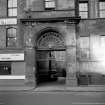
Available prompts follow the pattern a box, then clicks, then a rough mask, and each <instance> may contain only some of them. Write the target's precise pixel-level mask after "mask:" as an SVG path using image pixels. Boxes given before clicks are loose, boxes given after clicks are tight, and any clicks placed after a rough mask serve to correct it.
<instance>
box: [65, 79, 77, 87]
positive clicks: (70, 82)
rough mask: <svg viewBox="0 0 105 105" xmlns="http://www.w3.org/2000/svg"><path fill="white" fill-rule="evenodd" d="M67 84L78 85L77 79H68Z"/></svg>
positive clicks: (69, 85)
mask: <svg viewBox="0 0 105 105" xmlns="http://www.w3.org/2000/svg"><path fill="white" fill-rule="evenodd" d="M66 86H68V87H76V86H77V79H67V80H66Z"/></svg>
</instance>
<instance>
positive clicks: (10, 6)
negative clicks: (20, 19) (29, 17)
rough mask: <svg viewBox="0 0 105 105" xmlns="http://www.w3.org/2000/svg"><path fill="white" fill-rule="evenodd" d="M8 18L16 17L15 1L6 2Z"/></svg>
mask: <svg viewBox="0 0 105 105" xmlns="http://www.w3.org/2000/svg"><path fill="white" fill-rule="evenodd" d="M8 16H17V0H8Z"/></svg>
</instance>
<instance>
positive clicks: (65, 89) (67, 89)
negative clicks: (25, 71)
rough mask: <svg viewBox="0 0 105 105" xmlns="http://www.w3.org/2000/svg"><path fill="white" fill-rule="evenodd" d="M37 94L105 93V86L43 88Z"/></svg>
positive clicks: (37, 90)
mask: <svg viewBox="0 0 105 105" xmlns="http://www.w3.org/2000/svg"><path fill="white" fill-rule="evenodd" d="M34 91H36V92H48V91H50V92H105V86H95V85H94V86H78V87H66V86H65V87H64V86H63V87H62V86H61V87H60V86H54V87H53V86H52V87H51V86H45V87H44V86H43V87H37V88H35V89H34Z"/></svg>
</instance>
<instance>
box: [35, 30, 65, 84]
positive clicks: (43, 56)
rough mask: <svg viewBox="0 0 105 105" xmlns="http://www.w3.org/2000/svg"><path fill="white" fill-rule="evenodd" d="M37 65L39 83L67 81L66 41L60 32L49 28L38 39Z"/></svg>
mask: <svg viewBox="0 0 105 105" xmlns="http://www.w3.org/2000/svg"><path fill="white" fill-rule="evenodd" d="M36 66H37V72H36V77H37V84H40V83H48V82H50V83H52V82H53V83H54V82H56V83H58V84H64V83H65V78H66V67H65V66H66V65H65V43H64V38H63V37H62V35H61V34H60V33H59V32H56V31H54V30H48V31H46V32H43V33H42V34H41V35H40V37H39V38H38V39H37V48H36Z"/></svg>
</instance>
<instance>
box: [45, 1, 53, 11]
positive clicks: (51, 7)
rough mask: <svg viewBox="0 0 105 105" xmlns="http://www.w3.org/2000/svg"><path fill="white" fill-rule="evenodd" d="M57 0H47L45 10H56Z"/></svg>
mask: <svg viewBox="0 0 105 105" xmlns="http://www.w3.org/2000/svg"><path fill="white" fill-rule="evenodd" d="M54 9H55V0H45V10H54Z"/></svg>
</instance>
